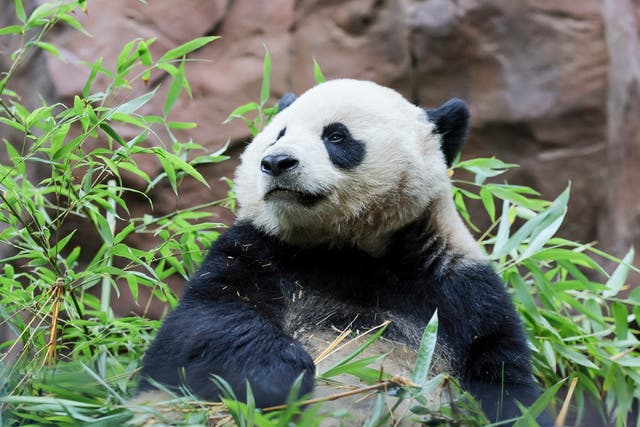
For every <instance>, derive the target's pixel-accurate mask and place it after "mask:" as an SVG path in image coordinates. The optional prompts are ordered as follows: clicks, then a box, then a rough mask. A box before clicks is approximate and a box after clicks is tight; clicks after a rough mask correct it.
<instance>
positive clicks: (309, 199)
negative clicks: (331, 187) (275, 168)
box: [264, 187, 326, 206]
mask: <svg viewBox="0 0 640 427" xmlns="http://www.w3.org/2000/svg"><path fill="white" fill-rule="evenodd" d="M325 197H326V195H325V194H318V193H307V192H304V191H296V190H291V189H289V188H281V187H276V188H273V189H271V190H269V191H268V192H267V193H266V194H265V195H264V200H265V201H282V202H293V203H300V204H302V205H305V206H311V205H315V204H316V203H318V202H319V201H320V200H322V199H324V198H325Z"/></svg>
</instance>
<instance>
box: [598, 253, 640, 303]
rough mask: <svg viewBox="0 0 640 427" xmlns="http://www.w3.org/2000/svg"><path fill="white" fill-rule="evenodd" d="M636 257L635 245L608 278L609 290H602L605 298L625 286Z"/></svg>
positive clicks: (613, 294) (615, 293)
mask: <svg viewBox="0 0 640 427" xmlns="http://www.w3.org/2000/svg"><path fill="white" fill-rule="evenodd" d="M634 257H635V250H634V249H633V247H631V248H629V251H628V252H627V254H626V255H625V256H624V258H622V262H621V263H620V264H619V265H618V267H616V269H615V271H614V272H613V274H612V275H611V277H610V278H609V280H607V284H606V286H607V290H606V291H604V292H602V296H603V297H605V298H610V297H613V296H615V295H617V294H618V292H620V289H622V286H624V284H625V282H626V280H627V277H628V276H629V271H630V269H631V264H632V263H633V259H634Z"/></svg>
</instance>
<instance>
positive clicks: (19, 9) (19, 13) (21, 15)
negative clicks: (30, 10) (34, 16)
mask: <svg viewBox="0 0 640 427" xmlns="http://www.w3.org/2000/svg"><path fill="white" fill-rule="evenodd" d="M13 5H14V7H15V9H16V17H17V18H18V19H19V20H20V22H23V23H24V22H25V21H26V20H27V14H26V13H25V11H24V5H23V4H22V0H13Z"/></svg>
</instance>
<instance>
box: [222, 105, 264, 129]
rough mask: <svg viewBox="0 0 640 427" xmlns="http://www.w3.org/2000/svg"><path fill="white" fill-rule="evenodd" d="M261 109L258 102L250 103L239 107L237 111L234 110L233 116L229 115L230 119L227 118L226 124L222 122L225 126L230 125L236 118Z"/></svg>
mask: <svg viewBox="0 0 640 427" xmlns="http://www.w3.org/2000/svg"><path fill="white" fill-rule="evenodd" d="M259 109H260V105H258V103H256V102H249V103H247V104H244V105H241V106H239V107H237V108H236V109H235V110H233V111H232V112H231V114H229V117H227V118H226V119H225V121H224V122H222V123H223V124H225V123H229V122H230V121H231V120H233V119H235V118H239V117H242V116H243V115H244V114H246V113H248V112H250V111H255V110H259Z"/></svg>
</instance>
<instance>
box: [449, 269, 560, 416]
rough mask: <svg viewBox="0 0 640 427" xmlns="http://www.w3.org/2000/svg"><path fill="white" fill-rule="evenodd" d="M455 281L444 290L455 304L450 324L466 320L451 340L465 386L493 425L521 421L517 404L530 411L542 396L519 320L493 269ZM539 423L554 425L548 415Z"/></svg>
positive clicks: (470, 272)
mask: <svg viewBox="0 0 640 427" xmlns="http://www.w3.org/2000/svg"><path fill="white" fill-rule="evenodd" d="M457 282H458V283H456V284H455V285H453V286H450V288H449V289H447V290H445V293H449V294H451V295H449V298H453V300H451V299H450V302H454V301H456V300H457V302H454V303H453V305H454V306H455V307H456V309H455V310H454V311H453V312H449V314H448V315H449V317H453V320H451V319H450V322H449V323H452V322H453V323H456V322H460V319H465V320H464V321H463V322H461V323H459V324H458V326H457V327H456V328H453V329H452V328H451V326H450V327H449V333H448V334H447V335H448V337H449V340H450V342H452V343H454V344H453V347H455V348H457V349H458V356H457V359H458V361H459V362H461V366H460V368H461V371H462V372H461V374H462V375H461V376H462V382H463V386H464V387H465V389H467V390H468V391H469V392H471V393H472V394H473V395H474V396H475V397H476V399H478V401H479V402H480V403H481V405H482V408H483V410H484V411H485V413H486V415H487V416H488V417H489V419H490V420H507V419H511V418H517V417H518V416H520V415H521V411H520V409H519V408H518V406H517V404H516V402H519V403H521V404H522V405H524V406H530V405H531V404H532V403H533V402H534V401H535V400H536V399H537V398H538V397H539V396H540V391H539V389H538V387H537V386H536V384H535V382H534V380H533V375H532V371H531V362H530V351H529V348H528V346H527V340H526V336H525V334H524V330H523V328H522V323H521V320H520V317H519V316H518V314H517V312H516V310H515V308H514V306H513V304H512V302H511V299H510V297H509V294H508V293H507V292H506V289H505V287H504V285H503V284H502V282H501V281H500V279H499V278H498V277H497V275H496V274H495V273H494V272H493V270H492V269H491V267H490V266H488V265H486V266H477V267H474V268H471V269H470V270H468V271H467V273H466V274H464V275H462V276H461V277H458V278H457ZM453 293H455V294H456V296H455V297H454V296H453V295H452V294H453ZM456 311H457V312H456ZM455 319H457V320H455ZM538 423H540V425H543V426H547V425H548V426H551V425H553V423H552V421H551V419H550V418H549V416H548V414H546V413H545V414H543V415H541V416H540V417H539V418H538Z"/></svg>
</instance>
